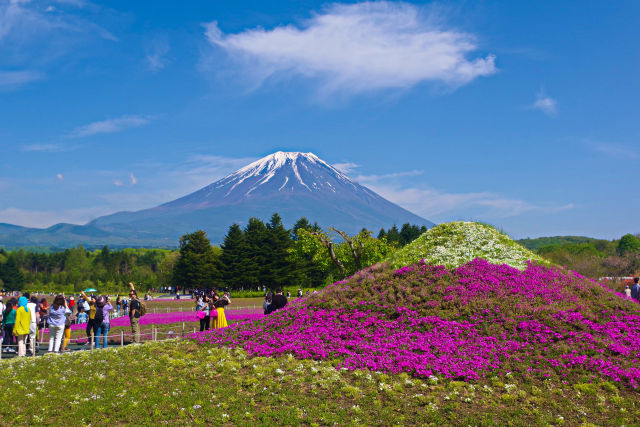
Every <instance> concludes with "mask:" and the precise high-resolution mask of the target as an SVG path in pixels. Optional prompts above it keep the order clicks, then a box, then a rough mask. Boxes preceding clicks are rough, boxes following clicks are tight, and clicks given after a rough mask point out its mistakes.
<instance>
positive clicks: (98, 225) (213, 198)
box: [0, 151, 434, 246]
mask: <svg viewBox="0 0 640 427" xmlns="http://www.w3.org/2000/svg"><path fill="white" fill-rule="evenodd" d="M274 212H278V213H279V214H280V216H281V217H282V218H283V222H284V224H285V226H286V227H291V226H292V225H293V223H294V222H295V221H297V220H298V219H299V218H301V217H303V216H305V217H307V219H309V220H310V221H311V222H314V221H317V222H318V223H319V224H320V225H321V226H323V227H329V226H334V227H336V228H338V229H341V230H344V231H346V232H348V233H357V232H359V231H360V230H361V229H362V228H363V227H365V228H367V229H369V230H372V231H374V232H376V231H377V230H379V229H380V228H381V227H385V228H388V227H391V226H392V225H393V224H398V225H401V224H403V223H405V222H409V223H411V224H418V225H425V226H427V227H431V226H433V225H434V224H433V223H432V222H431V221H428V220H426V219H424V218H421V217H419V216H417V215H415V214H413V213H411V212H409V211H407V210H406V209H404V208H402V207H400V206H398V205H396V204H394V203H392V202H390V201H388V200H386V199H384V198H383V197H381V196H379V195H378V194H376V193H375V192H373V191H371V190H370V189H368V188H367V187H364V186H362V185H360V184H358V183H357V182H355V181H353V180H352V179H351V178H349V177H348V176H346V175H345V174H344V173H342V172H340V171H339V170H338V169H336V168H335V167H333V166H331V165H330V164H328V163H327V162H325V161H324V160H322V159H320V158H319V157H318V156H316V155H315V154H313V153H299V152H282V151H278V152H276V153H273V154H271V155H269V156H266V157H264V158H262V159H260V160H258V161H255V162H253V163H251V164H249V165H247V166H245V167H243V168H241V169H239V170H237V171H236V172H234V173H232V174H230V175H228V176H226V177H224V178H222V179H220V180H218V181H216V182H214V183H213V184H210V185H208V186H206V187H204V188H202V189H200V190H198V191H196V192H194V193H191V194H189V195H186V196H184V197H181V198H179V199H176V200H174V201H171V202H168V203H165V204H162V205H160V206H157V207H154V208H150V209H144V210H140V211H135V212H118V213H115V214H112V215H107V216H103V217H100V218H97V219H95V220H93V221H91V222H90V223H88V224H86V225H84V226H75V225H71V224H57V225H54V226H52V227H50V228H48V229H44V230H38V229H26V228H20V229H19V230H16V229H14V228H11V227H4V228H3V227H0V245H5V246H10V245H11V244H12V243H13V244H14V245H25V244H28V245H45V244H46V245H52V246H70V245H75V244H78V243H83V244H85V245H102V244H110V245H113V246H123V245H125V246H176V245H177V242H178V239H179V238H180V236H182V235H183V234H185V233H190V232H193V231H195V230H198V229H202V230H205V231H206V232H207V234H208V235H209V237H210V239H211V241H212V242H213V243H220V242H222V240H223V239H224V236H225V234H226V232H227V230H228V228H229V226H230V225H231V224H232V223H234V222H235V223H238V224H240V225H244V224H246V222H247V221H248V219H249V218H250V217H258V218H260V219H262V220H265V221H267V220H268V219H269V218H270V217H271V215H272V214H273V213H274ZM5 230H6V231H5ZM19 236H22V238H18V237H19ZM16 238H18V239H16Z"/></svg>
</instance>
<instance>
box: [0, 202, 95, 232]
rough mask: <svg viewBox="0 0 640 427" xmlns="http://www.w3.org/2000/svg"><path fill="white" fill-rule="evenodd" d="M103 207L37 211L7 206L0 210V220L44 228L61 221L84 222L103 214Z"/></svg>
mask: <svg viewBox="0 0 640 427" xmlns="http://www.w3.org/2000/svg"><path fill="white" fill-rule="evenodd" d="M104 213H105V211H104V207H92V208H79V209H68V210H61V209H60V210H52V211H37V210H28V209H20V208H15V207H9V208H6V209H2V210H0V222H6V223H9V224H15V225H21V226H23V227H35V228H44V227H50V226H52V225H54V224H58V223H61V222H65V223H71V224H85V223H87V222H89V221H90V220H92V219H94V218H96V217H97V216H99V215H104Z"/></svg>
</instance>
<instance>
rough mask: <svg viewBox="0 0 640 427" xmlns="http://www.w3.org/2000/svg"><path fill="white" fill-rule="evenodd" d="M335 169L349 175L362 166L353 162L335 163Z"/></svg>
mask: <svg viewBox="0 0 640 427" xmlns="http://www.w3.org/2000/svg"><path fill="white" fill-rule="evenodd" d="M333 167H334V168H336V169H338V170H339V171H340V172H342V173H345V174H349V173H351V172H353V171H354V170H355V169H356V168H359V167H360V165H359V164H356V163H352V162H344V163H334V164H333Z"/></svg>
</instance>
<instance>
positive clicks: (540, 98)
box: [531, 91, 558, 117]
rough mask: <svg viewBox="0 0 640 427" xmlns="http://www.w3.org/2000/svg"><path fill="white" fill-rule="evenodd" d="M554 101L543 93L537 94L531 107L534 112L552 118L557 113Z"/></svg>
mask: <svg viewBox="0 0 640 427" xmlns="http://www.w3.org/2000/svg"><path fill="white" fill-rule="evenodd" d="M556 104H557V103H556V100H555V99H553V98H551V97H549V96H547V95H545V94H544V92H542V91H541V92H538V94H537V95H536V102H534V103H533V104H532V105H531V108H532V109H534V110H540V111H542V112H543V113H544V114H546V115H547V116H550V117H554V116H555V115H556V114H557V113H558V109H557V106H556Z"/></svg>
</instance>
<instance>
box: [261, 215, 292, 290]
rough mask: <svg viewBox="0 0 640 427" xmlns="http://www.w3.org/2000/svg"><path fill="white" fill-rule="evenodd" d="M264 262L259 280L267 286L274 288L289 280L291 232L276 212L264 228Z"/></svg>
mask: <svg viewBox="0 0 640 427" xmlns="http://www.w3.org/2000/svg"><path fill="white" fill-rule="evenodd" d="M266 231H267V232H266V241H265V243H266V247H267V248H268V251H267V252H266V253H265V262H264V264H263V268H262V270H261V280H262V282H263V283H265V284H266V285H267V286H269V287H272V288H275V287H279V286H283V285H287V284H289V283H290V282H291V280H290V278H291V277H292V275H293V274H292V273H293V265H292V263H291V262H290V261H289V248H290V247H291V246H292V240H291V234H290V233H289V231H288V230H287V229H285V228H284V225H283V224H282V218H280V215H278V214H277V213H274V214H273V215H272V216H271V220H270V221H269V223H268V224H267V229H266Z"/></svg>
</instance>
